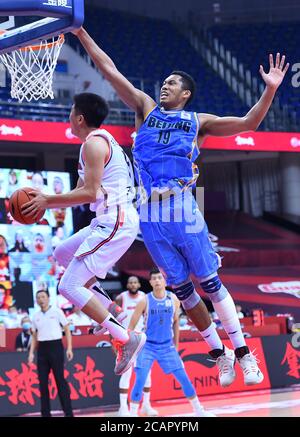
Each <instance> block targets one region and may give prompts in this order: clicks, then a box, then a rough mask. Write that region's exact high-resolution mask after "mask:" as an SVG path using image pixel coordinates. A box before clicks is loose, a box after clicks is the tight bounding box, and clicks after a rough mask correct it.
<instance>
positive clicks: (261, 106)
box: [198, 53, 289, 138]
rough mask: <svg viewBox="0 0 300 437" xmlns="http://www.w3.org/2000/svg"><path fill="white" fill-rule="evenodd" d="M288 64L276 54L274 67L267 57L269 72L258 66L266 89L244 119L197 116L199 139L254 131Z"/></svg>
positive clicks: (265, 111) (268, 106) (270, 102)
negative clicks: (207, 136) (206, 136)
mask: <svg viewBox="0 0 300 437" xmlns="http://www.w3.org/2000/svg"><path fill="white" fill-rule="evenodd" d="M288 68H289V64H285V56H284V55H283V56H282V57H281V56H280V53H277V55H276V60H275V65H274V59H273V55H270V56H269V72H268V73H266V72H265V71H264V68H263V66H262V65H261V66H260V70H259V71H260V74H261V76H262V79H263V81H264V82H265V85H266V88H265V90H264V92H263V94H262V96H261V98H260V99H259V101H258V102H257V103H256V104H255V105H254V106H253V107H252V108H251V109H250V111H249V112H248V113H247V114H246V115H245V116H244V117H217V116H216V115H212V114H199V115H198V117H199V122H200V132H199V137H200V138H203V137H204V136H205V135H215V136H228V135H236V134H238V133H241V132H246V131H255V130H256V129H257V128H258V127H259V125H260V124H261V122H262V121H263V120H264V118H265V116H266V115H267V113H268V111H269V109H270V107H271V104H272V102H273V99H274V96H275V94H276V91H277V89H278V87H279V86H280V85H281V83H282V81H283V79H284V77H285V75H286V72H287V70H288Z"/></svg>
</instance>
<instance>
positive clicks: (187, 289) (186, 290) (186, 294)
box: [173, 281, 201, 310]
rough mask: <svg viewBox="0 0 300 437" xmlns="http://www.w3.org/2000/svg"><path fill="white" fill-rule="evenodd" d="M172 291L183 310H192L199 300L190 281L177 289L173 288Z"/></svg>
mask: <svg viewBox="0 0 300 437" xmlns="http://www.w3.org/2000/svg"><path fill="white" fill-rule="evenodd" d="M173 291H174V293H175V294H176V296H177V297H178V299H179V300H180V303H181V304H182V306H183V308H184V310H191V309H193V308H194V307H195V306H196V305H197V304H198V303H199V302H200V300H201V298H200V296H199V294H198V293H197V291H196V290H195V287H194V284H193V283H192V281H190V282H187V283H186V284H183V285H180V286H178V287H174V288H173Z"/></svg>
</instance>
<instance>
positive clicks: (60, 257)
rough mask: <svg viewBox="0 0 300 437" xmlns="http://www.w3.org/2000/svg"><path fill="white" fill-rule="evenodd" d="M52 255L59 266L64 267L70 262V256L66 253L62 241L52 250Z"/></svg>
mask: <svg viewBox="0 0 300 437" xmlns="http://www.w3.org/2000/svg"><path fill="white" fill-rule="evenodd" d="M53 256H54V258H55V259H56V261H57V262H58V264H59V265H60V266H63V267H65V268H67V267H68V265H69V264H70V261H71V259H72V257H70V256H69V255H68V254H67V252H66V250H65V248H64V244H63V243H62V244H60V245H59V246H57V247H56V248H55V250H54V252H53Z"/></svg>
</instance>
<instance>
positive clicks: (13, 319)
mask: <svg viewBox="0 0 300 437" xmlns="http://www.w3.org/2000/svg"><path fill="white" fill-rule="evenodd" d="M4 325H5V328H6V329H15V328H20V321H19V317H18V310H17V307H15V306H14V305H13V306H11V307H10V308H8V314H7V317H5V318H4Z"/></svg>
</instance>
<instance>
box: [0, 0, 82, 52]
mask: <svg viewBox="0 0 300 437" xmlns="http://www.w3.org/2000/svg"><path fill="white" fill-rule="evenodd" d="M0 18H1V20H0V31H1V30H2V31H3V30H5V33H3V34H2V35H0V53H7V52H12V51H13V50H16V49H18V48H21V47H25V46H29V45H32V44H34V43H36V42H37V41H41V40H46V39H49V38H51V37H53V36H57V35H59V34H61V33H67V32H70V31H72V30H73V29H75V28H78V27H80V26H81V25H82V24H83V21H84V0H9V1H8V0H0ZM20 23H21V24H20Z"/></svg>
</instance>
